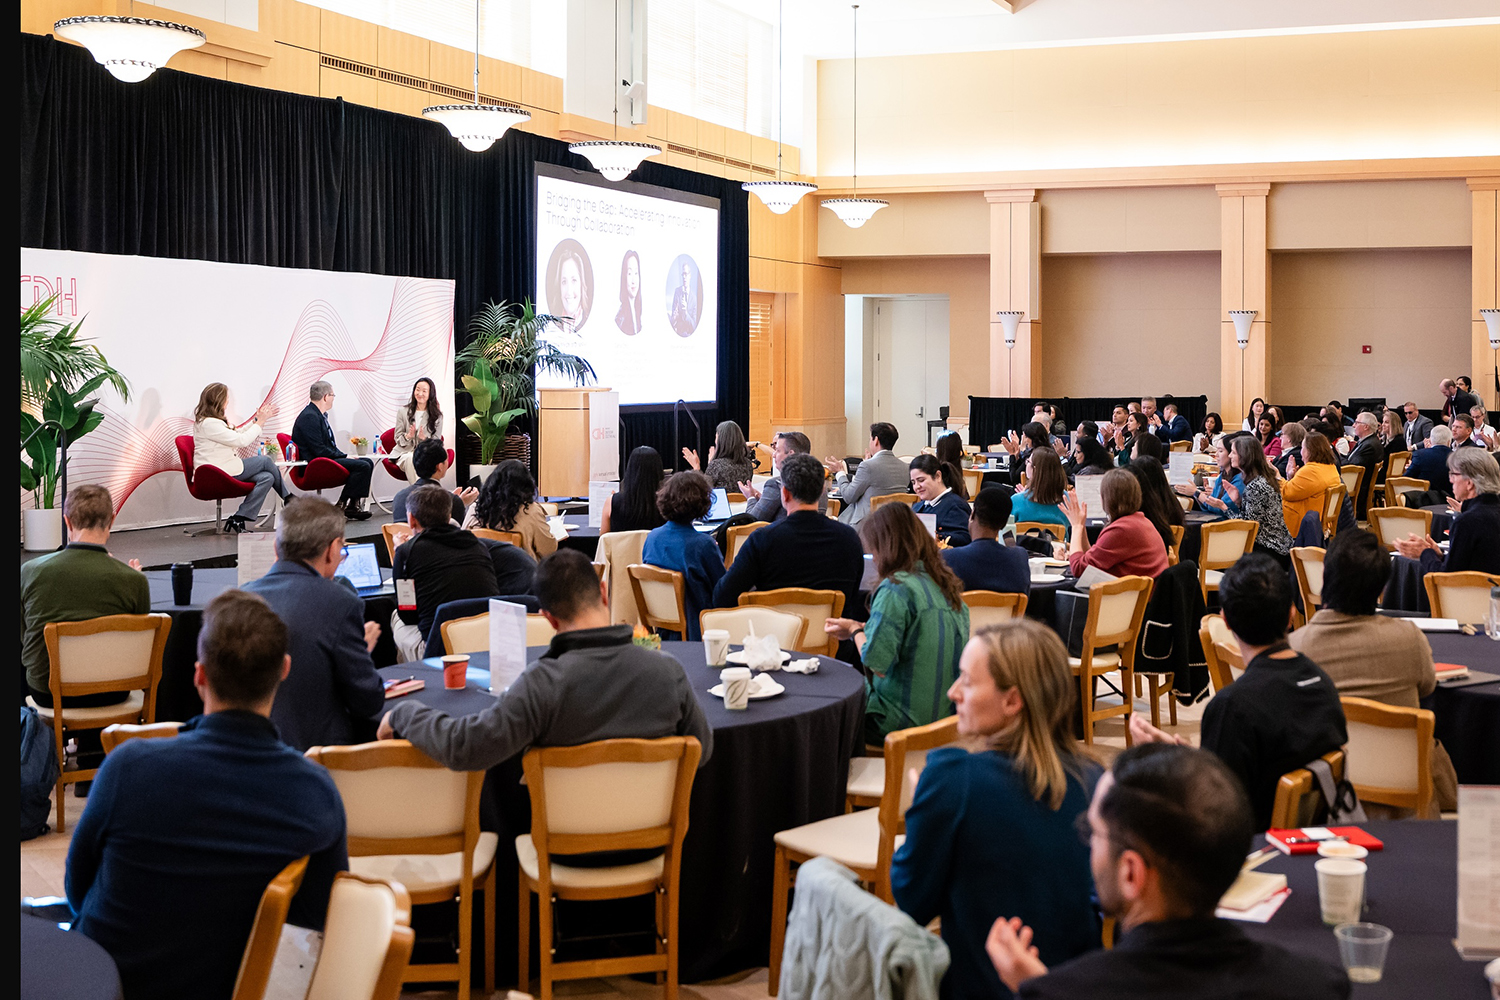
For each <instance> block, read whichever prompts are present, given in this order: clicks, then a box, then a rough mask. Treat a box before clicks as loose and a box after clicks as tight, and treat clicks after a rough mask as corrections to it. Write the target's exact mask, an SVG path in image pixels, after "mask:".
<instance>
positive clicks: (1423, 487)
mask: <svg viewBox="0 0 1500 1000" xmlns="http://www.w3.org/2000/svg"><path fill="white" fill-rule="evenodd" d="M1431 488H1432V483H1431V482H1429V481H1428V480H1426V479H1413V478H1412V477H1410V476H1387V477H1386V480H1385V502H1386V506H1388V507H1405V506H1406V494H1407V493H1412V492H1416V493H1426V492H1427V491H1428V490H1429V489H1431Z"/></svg>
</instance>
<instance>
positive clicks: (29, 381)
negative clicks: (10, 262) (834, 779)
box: [21, 295, 130, 510]
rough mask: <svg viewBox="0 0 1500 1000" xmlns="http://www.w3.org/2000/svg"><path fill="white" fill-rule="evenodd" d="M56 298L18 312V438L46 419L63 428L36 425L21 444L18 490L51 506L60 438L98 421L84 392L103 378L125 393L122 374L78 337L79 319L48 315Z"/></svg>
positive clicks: (73, 437)
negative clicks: (39, 430)
mask: <svg viewBox="0 0 1500 1000" xmlns="http://www.w3.org/2000/svg"><path fill="white" fill-rule="evenodd" d="M56 301H57V296H55V295H54V296H52V297H51V298H49V299H46V300H45V301H42V302H38V303H36V304H35V305H33V306H32V307H31V308H29V309H26V310H25V311H23V312H22V313H21V440H22V441H25V440H26V439H27V438H28V437H30V436H31V434H32V433H34V432H35V431H36V430H37V428H38V427H41V426H42V425H43V424H44V423H46V422H47V421H51V420H55V421H57V423H58V424H60V425H62V428H63V430H62V432H61V433H59V432H58V430H57V428H55V427H48V428H46V429H44V430H42V431H41V433H39V434H37V435H36V436H35V437H33V438H32V439H31V441H30V442H29V443H27V445H26V448H25V457H24V458H23V459H22V460H21V489H23V490H30V491H31V494H32V497H33V498H34V499H35V501H36V506H37V507H38V508H39V509H42V510H50V509H52V508H53V507H56V506H57V484H58V480H59V479H60V477H61V475H62V466H61V464H60V463H59V461H58V449H59V447H60V446H61V445H62V443H63V442H64V441H66V442H67V444H68V445H70V446H71V445H73V444H74V443H76V442H77V441H78V439H79V438H81V437H83V436H84V435H85V434H87V433H88V432H89V431H91V430H93V429H94V428H95V427H98V426H99V424H100V422H102V421H103V420H104V414H103V413H100V412H98V411H97V410H96V409H95V408H94V400H92V399H90V397H91V396H92V395H93V394H94V393H95V392H97V391H98V390H99V389H100V388H101V387H103V386H104V385H105V383H108V384H109V385H111V386H113V387H114V389H115V391H116V392H118V393H119V394H120V398H121V399H124V400H128V399H129V398H130V383H129V382H128V381H126V379H125V376H124V375H122V374H120V373H119V372H118V371H116V370H115V369H114V368H113V367H112V366H111V365H110V364H109V362H108V361H107V360H106V359H105V357H104V354H103V353H102V352H101V351H100V350H99V348H97V347H95V346H94V345H93V344H91V343H90V342H89V341H87V340H85V339H82V338H80V337H79V335H78V331H79V328H80V327H82V326H83V320H79V321H78V322H76V323H64V322H63V321H62V320H60V319H57V318H56V317H54V316H50V315H48V314H49V312H50V311H51V309H52V307H53V305H55V304H56Z"/></svg>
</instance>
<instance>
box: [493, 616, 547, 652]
mask: <svg viewBox="0 0 1500 1000" xmlns="http://www.w3.org/2000/svg"><path fill="white" fill-rule="evenodd" d="M555 635H557V629H555V628H553V627H552V623H551V622H549V621H547V619H546V618H544V617H542V616H541V615H527V616H526V645H528V646H549V645H551V644H552V637H553V636H555ZM488 641H489V637H488V636H486V637H485V642H486V649H488Z"/></svg>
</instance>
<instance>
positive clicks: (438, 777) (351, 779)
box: [306, 740, 484, 871]
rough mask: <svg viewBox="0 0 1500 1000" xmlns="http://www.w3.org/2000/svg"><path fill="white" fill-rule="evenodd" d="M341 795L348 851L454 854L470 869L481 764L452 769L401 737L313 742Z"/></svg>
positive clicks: (312, 756)
mask: <svg viewBox="0 0 1500 1000" xmlns="http://www.w3.org/2000/svg"><path fill="white" fill-rule="evenodd" d="M306 756H307V758H308V759H309V760H311V761H313V762H314V763H317V764H321V765H322V766H323V767H326V768H327V769H328V773H329V775H330V776H331V777H332V778H333V783H334V785H335V786H337V788H338V790H339V797H340V798H342V799H343V800H344V816H345V819H346V821H347V824H348V831H349V855H350V857H359V856H363V855H370V854H453V853H455V852H458V851H463V852H464V854H465V861H464V866H463V867H462V868H460V869H459V870H460V871H471V870H472V868H471V865H470V861H471V860H472V858H473V852H474V845H475V844H476V843H478V841H479V793H480V791H481V790H482V789H483V787H484V772H483V771H467V772H465V771H450V770H448V769H447V768H445V767H444V766H443V765H441V764H439V763H438V762H437V761H435V760H433V759H432V758H431V757H429V756H427V755H426V754H425V753H423V752H422V751H420V750H418V749H417V748H416V747H414V746H412V745H411V743H409V742H408V741H406V740H381V741H380V742H377V743H360V744H357V745H355V746H336V747H313V748H311V749H310V750H308V751H307V753H306Z"/></svg>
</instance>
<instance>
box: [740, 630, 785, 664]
mask: <svg viewBox="0 0 1500 1000" xmlns="http://www.w3.org/2000/svg"><path fill="white" fill-rule="evenodd" d="M745 666H747V667H749V668H750V669H751V670H780V669H781V644H780V643H778V642H777V641H776V637H775V636H774V635H750V636H746V637H745Z"/></svg>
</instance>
